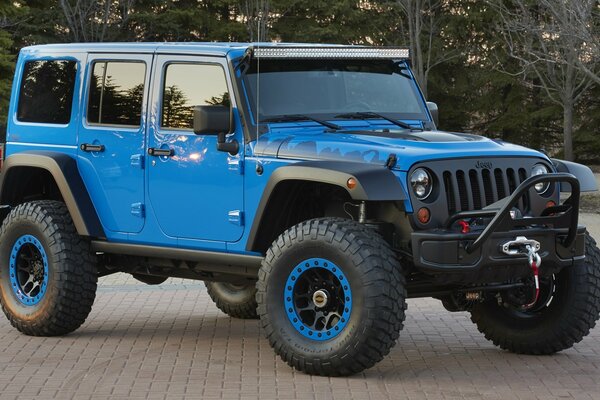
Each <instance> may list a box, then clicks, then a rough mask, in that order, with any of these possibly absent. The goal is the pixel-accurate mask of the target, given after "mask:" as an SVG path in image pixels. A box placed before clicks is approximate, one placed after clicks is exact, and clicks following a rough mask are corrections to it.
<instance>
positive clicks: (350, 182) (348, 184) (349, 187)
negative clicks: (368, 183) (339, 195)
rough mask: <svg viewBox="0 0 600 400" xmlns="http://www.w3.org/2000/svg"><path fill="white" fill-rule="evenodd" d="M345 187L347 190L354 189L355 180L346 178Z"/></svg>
mask: <svg viewBox="0 0 600 400" xmlns="http://www.w3.org/2000/svg"><path fill="white" fill-rule="evenodd" d="M346 186H348V189H354V188H355V187H356V179H354V178H348V181H346Z"/></svg>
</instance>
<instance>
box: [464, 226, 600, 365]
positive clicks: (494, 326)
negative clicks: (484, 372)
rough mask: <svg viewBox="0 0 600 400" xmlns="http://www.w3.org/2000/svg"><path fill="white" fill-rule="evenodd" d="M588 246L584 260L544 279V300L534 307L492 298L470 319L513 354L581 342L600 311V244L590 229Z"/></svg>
mask: <svg viewBox="0 0 600 400" xmlns="http://www.w3.org/2000/svg"><path fill="white" fill-rule="evenodd" d="M585 248H586V258H585V261H584V262H583V263H581V264H578V265H574V266H571V267H567V268H564V269H563V270H562V271H560V273H558V274H556V275H554V276H551V277H546V278H545V279H543V280H541V284H542V285H541V296H540V300H539V301H538V304H535V305H534V306H533V307H532V308H531V309H530V310H528V311H522V310H519V309H518V308H517V307H511V306H508V305H504V304H502V305H501V304H498V301H497V299H489V300H487V301H485V302H483V303H479V304H476V305H475V306H473V309H472V311H471V320H472V321H473V322H474V323H475V324H477V328H478V329H479V331H480V332H482V333H483V334H484V335H485V337H486V338H487V339H488V340H491V341H492V342H493V343H494V344H495V345H497V346H499V347H500V348H502V349H505V350H509V351H512V352H514V353H520V354H553V353H556V352H558V351H561V350H564V349H568V348H570V347H572V346H573V345H574V344H575V343H578V342H580V341H581V340H582V339H583V338H584V336H586V335H587V334H588V333H589V332H590V329H592V328H593V327H594V325H595V324H596V321H597V320H598V318H599V316H600V249H598V247H597V246H596V242H595V241H594V239H592V237H591V236H590V235H589V234H586V237H585ZM542 268H543V266H542Z"/></svg>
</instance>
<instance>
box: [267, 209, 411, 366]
mask: <svg viewBox="0 0 600 400" xmlns="http://www.w3.org/2000/svg"><path fill="white" fill-rule="evenodd" d="M256 298H257V301H258V313H259V316H260V319H261V323H262V326H263V328H264V330H265V333H266V335H267V337H268V339H269V343H270V344H271V346H272V347H273V349H274V350H275V352H276V353H277V354H278V355H279V356H280V357H281V358H282V359H283V360H284V361H286V362H287V363H288V364H289V365H290V366H292V367H293V368H296V369H298V370H300V371H303V372H306V373H309V374H315V375H327V376H337V375H350V374H354V373H358V372H360V371H362V370H364V369H366V368H370V367H372V366H373V365H375V363H377V362H378V361H380V360H382V359H383V357H384V356H385V355H387V354H388V353H389V351H390V349H391V348H392V346H393V345H394V344H395V341H396V339H397V338H398V336H399V333H400V330H401V329H402V323H403V321H404V312H405V310H406V302H405V298H406V290H405V279H404V275H403V274H402V270H401V266H400V264H399V262H398V259H397V257H396V255H395V253H394V252H393V251H392V250H391V249H390V247H389V245H388V244H387V243H386V242H385V241H384V240H383V238H382V237H381V236H379V234H377V233H376V232H375V231H373V230H372V229H371V228H369V227H366V226H364V225H361V224H359V223H357V222H354V221H350V220H344V219H337V218H336V219H330V218H321V219H314V220H309V221H306V222H303V223H301V224H298V225H296V226H294V227H292V228H290V229H288V230H287V231H286V232H284V233H283V234H282V235H281V236H280V237H279V238H278V239H277V240H276V241H275V242H274V243H273V245H272V246H271V248H270V249H269V250H268V251H267V255H266V257H265V260H264V261H263V265H262V267H261V269H260V272H259V280H258V283H257V295H256Z"/></svg>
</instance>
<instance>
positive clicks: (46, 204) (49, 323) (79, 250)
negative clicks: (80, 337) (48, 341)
mask: <svg viewBox="0 0 600 400" xmlns="http://www.w3.org/2000/svg"><path fill="white" fill-rule="evenodd" d="M23 220H28V221H30V222H35V223H36V224H37V225H38V226H39V227H40V228H41V229H42V231H43V232H44V234H45V235H46V236H47V238H48V243H50V252H51V253H53V254H54V256H55V257H56V259H57V264H59V265H60V269H59V270H58V271H55V273H56V275H57V280H56V281H57V283H58V288H57V289H58V291H59V295H57V296H55V299H56V301H55V302H54V303H53V304H51V305H50V306H49V307H46V308H45V311H44V313H43V314H42V316H41V317H40V318H37V319H36V320H35V321H22V320H20V319H19V318H16V317H15V316H14V315H13V313H12V312H11V310H10V308H9V306H8V305H7V304H5V302H4V301H3V298H2V296H0V300H2V301H1V306H2V310H3V311H4V313H5V314H6V316H7V317H8V319H9V321H10V323H11V324H12V326H14V327H15V328H16V329H18V330H19V331H20V332H22V333H24V334H26V335H31V336H57V335H64V334H67V333H70V332H72V331H74V330H76V329H77V328H79V327H80V326H81V325H82V324H83V323H84V322H85V320H86V318H87V316H88V315H89V313H90V311H91V308H92V304H93V303H94V299H95V296H96V287H97V281H98V273H97V267H96V260H95V256H94V255H93V253H92V251H91V249H90V244H89V241H88V240H87V239H85V238H83V237H81V236H79V235H78V234H77V231H76V230H75V226H74V224H73V220H72V219H71V216H70V214H69V211H68V209H67V207H66V206H65V204H64V203H62V202H59V201H52V200H40V201H32V202H29V203H23V204H21V205H19V206H17V207H15V208H14V209H13V210H12V211H11V212H10V214H9V215H8V217H7V218H6V219H5V220H4V223H3V224H2V227H1V228H0V237H4V233H5V232H6V231H7V230H8V229H10V228H11V227H13V226H14V225H15V224H20V223H21V221H23ZM48 256H49V257H51V256H50V254H49V255H48Z"/></svg>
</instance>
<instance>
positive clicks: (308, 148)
mask: <svg viewBox="0 0 600 400" xmlns="http://www.w3.org/2000/svg"><path fill="white" fill-rule="evenodd" d="M254 154H255V155H257V156H265V157H277V158H283V159H291V160H330V161H332V160H335V161H353V162H366V163H372V164H380V165H385V163H386V161H387V159H388V157H389V156H390V154H395V155H396V157H397V163H396V166H395V167H394V169H396V170H401V171H408V170H409V169H410V167H411V166H412V165H413V164H415V163H417V162H420V161H424V160H436V159H444V158H464V157H477V158H485V157H503V156H511V157H515V156H516V157H537V158H542V159H546V157H545V156H544V155H543V154H542V153H540V152H537V151H534V150H531V149H528V148H526V147H522V146H517V145H514V144H511V143H506V142H501V141H497V140H491V139H488V138H485V137H483V136H477V135H468V134H460V133H449V132H441V131H425V132H420V131H413V132H408V131H389V132H386V131H382V130H379V131H361V130H355V131H338V132H332V133H328V132H324V131H323V129H322V128H320V129H309V128H308V127H306V126H304V127H303V128H302V129H280V130H271V132H268V133H265V134H263V135H262V136H261V137H260V138H259V139H258V140H257V142H256V145H255V147H254Z"/></svg>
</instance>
